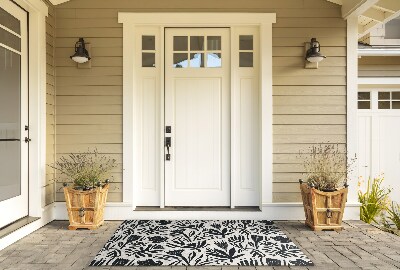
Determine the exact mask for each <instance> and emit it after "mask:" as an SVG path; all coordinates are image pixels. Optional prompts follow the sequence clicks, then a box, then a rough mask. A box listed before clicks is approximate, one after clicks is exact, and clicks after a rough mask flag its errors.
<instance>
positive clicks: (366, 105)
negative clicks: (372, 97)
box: [358, 101, 371, 110]
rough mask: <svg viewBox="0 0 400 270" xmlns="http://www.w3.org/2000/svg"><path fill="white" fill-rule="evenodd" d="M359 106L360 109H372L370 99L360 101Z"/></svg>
mask: <svg viewBox="0 0 400 270" xmlns="http://www.w3.org/2000/svg"><path fill="white" fill-rule="evenodd" d="M358 108H359V109H364V110H365V109H367V110H369V109H371V103H370V102H369V101H359V102H358Z"/></svg>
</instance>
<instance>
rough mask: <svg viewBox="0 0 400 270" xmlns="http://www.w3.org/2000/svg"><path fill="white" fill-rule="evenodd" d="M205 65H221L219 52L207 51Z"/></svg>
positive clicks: (213, 66) (211, 66) (212, 66)
mask: <svg viewBox="0 0 400 270" xmlns="http://www.w3.org/2000/svg"><path fill="white" fill-rule="evenodd" d="M207 67H210V68H216V67H222V59H221V54H220V53H208V54H207Z"/></svg>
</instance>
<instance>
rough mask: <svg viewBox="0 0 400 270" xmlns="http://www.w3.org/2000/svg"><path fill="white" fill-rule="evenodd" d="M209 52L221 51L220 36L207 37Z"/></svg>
mask: <svg viewBox="0 0 400 270" xmlns="http://www.w3.org/2000/svg"><path fill="white" fill-rule="evenodd" d="M207 50H209V51H220V50H221V37H220V36H209V37H207Z"/></svg>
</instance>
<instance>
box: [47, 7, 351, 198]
mask: <svg viewBox="0 0 400 270" xmlns="http://www.w3.org/2000/svg"><path fill="white" fill-rule="evenodd" d="M120 11H124V12H129V11H132V12H133V11H138V12H147V11H148V12H157V11H158V12H161V11H165V12H177V11H182V12H183V11H188V12H189V11H197V12H205V11H207V12H224V11H226V12H271V13H276V14H277V23H276V24H274V25H273V80H274V81H273V85H274V86H273V91H274V98H273V99H274V100H273V103H274V116H273V121H274V137H273V139H274V148H273V153H274V156H273V158H274V165H273V170H274V184H273V192H274V193H273V199H274V201H275V202H296V201H300V200H301V198H300V195H299V192H298V191H299V187H298V183H297V179H299V178H301V176H302V175H301V172H302V170H303V169H302V166H301V165H300V162H299V160H298V159H297V158H296V156H297V155H298V152H299V150H301V149H305V148H308V147H309V146H311V144H313V143H319V142H332V143H339V144H342V145H345V143H346V22H345V21H344V20H343V19H342V18H341V11H340V6H338V5H335V4H332V3H329V2H327V1H325V0H303V1H299V0H280V1H266V0H248V1H243V0H230V1H227V0H225V1H223V0H221V1H215V0H203V1H193V0H185V1H181V0H146V1H132V0H113V1H110V0H72V1H70V2H67V3H64V4H61V5H59V6H57V7H56V17H57V24H56V25H57V27H56V36H57V39H56V41H55V48H56V58H55V64H56V74H57V77H56V78H57V92H56V103H57V107H56V120H57V121H56V127H57V135H56V137H57V141H56V146H57V147H56V154H57V157H59V156H60V155H62V154H65V153H69V152H77V151H85V150H87V149H88V147H97V148H98V150H99V151H100V152H102V153H108V154H111V155H112V156H113V157H115V158H116V159H117V160H118V163H119V164H121V163H122V24H118V22H117V16H118V12H120ZM78 37H84V38H85V40H86V41H87V42H89V43H91V46H92V50H91V57H92V60H91V62H92V63H91V64H92V68H91V69H77V68H76V64H74V63H73V62H72V61H71V60H70V59H69V55H71V54H72V52H73V46H74V44H75V42H76V41H77V39H78ZM312 37H316V38H317V39H318V41H320V43H321V46H322V52H323V53H324V54H326V55H327V56H328V58H327V59H326V60H325V61H323V62H322V63H320V68H319V69H304V60H303V59H304V42H307V41H309V40H310V39H311V38H312ZM50 119H51V118H50ZM121 168H122V166H119V167H118V168H117V169H116V170H115V172H114V174H113V175H114V183H113V184H112V188H111V191H110V192H111V193H110V194H109V201H117V202H118V201H122V169H121ZM57 190H58V188H57ZM56 200H57V201H62V200H63V194H62V193H61V192H57V196H56Z"/></svg>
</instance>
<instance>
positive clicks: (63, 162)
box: [50, 149, 116, 230]
mask: <svg viewBox="0 0 400 270" xmlns="http://www.w3.org/2000/svg"><path fill="white" fill-rule="evenodd" d="M115 162H116V160H115V159H112V158H110V157H108V156H105V155H101V154H99V152H98V151H97V149H95V150H94V151H90V150H88V151H87V152H84V153H78V154H73V153H72V154H69V155H66V156H62V157H61V158H60V159H59V160H58V161H57V162H56V163H55V166H50V167H52V168H54V169H56V170H57V171H58V172H59V173H60V174H61V175H62V176H64V177H63V179H67V180H69V181H70V182H72V186H68V183H67V182H64V183H63V186H64V196H65V202H66V204H67V210H68V217H69V226H68V229H70V230H76V229H78V228H86V229H91V230H93V229H97V228H98V227H100V226H101V225H102V224H103V222H104V206H105V203H106V201H107V194H108V190H109V180H108V176H109V175H110V173H111V170H112V168H114V167H115V166H116V163H115Z"/></svg>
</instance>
